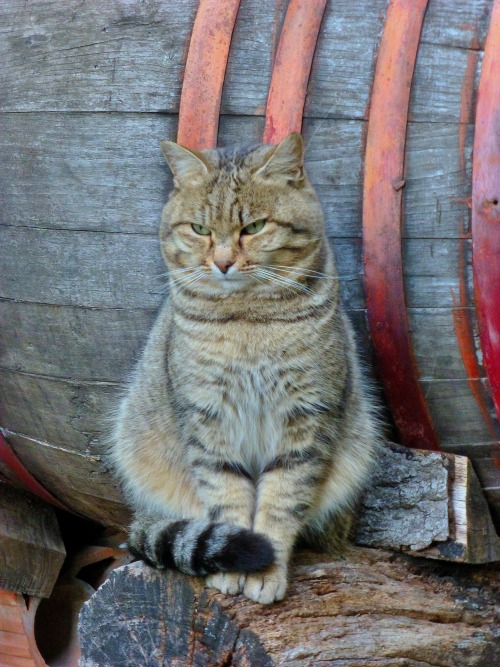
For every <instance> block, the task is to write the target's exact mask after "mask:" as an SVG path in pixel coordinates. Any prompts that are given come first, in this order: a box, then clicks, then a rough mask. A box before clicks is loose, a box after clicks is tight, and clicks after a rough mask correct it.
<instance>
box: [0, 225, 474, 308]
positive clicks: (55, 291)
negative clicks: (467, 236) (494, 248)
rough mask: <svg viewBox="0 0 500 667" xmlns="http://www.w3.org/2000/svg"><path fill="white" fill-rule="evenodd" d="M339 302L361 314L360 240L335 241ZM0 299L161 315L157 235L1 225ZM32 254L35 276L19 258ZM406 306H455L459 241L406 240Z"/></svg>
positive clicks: (161, 289) (160, 265) (344, 239)
mask: <svg viewBox="0 0 500 667" xmlns="http://www.w3.org/2000/svg"><path fill="white" fill-rule="evenodd" d="M332 245H333V249H334V252H335V254H336V256H337V268H338V272H339V276H340V281H341V282H340V284H341V290H342V296H343V298H344V301H345V303H346V305H347V306H348V307H350V308H361V307H364V296H363V282H362V259H361V239H359V238H354V239H346V238H342V239H334V240H333V243H332ZM469 245H470V242H468V244H467V247H469ZM0 246H2V248H3V250H4V252H3V253H2V256H1V257H0V271H1V272H2V276H3V280H2V285H1V287H0V297H1V298H3V299H13V300H20V301H27V302H30V303H51V304H59V305H75V306H76V305H79V306H84V307H90V308H92V307H93V308H96V307H99V308H143V307H145V308H157V307H158V306H159V305H160V303H161V300H162V295H163V294H164V290H165V287H164V282H163V281H162V278H161V276H162V274H163V273H164V271H165V267H164V264H163V261H162V259H161V256H160V249H159V242H158V239H157V237H156V235H146V234H109V233H102V232H87V231H76V230H73V231H69V230H48V229H35V228H16V227H10V226H0ZM26 248H30V270H29V271H26V267H25V264H24V262H23V261H20V258H23V257H24V256H25V252H26ZM403 250H404V252H403V255H404V270H405V286H406V291H407V303H408V306H409V307H413V308H415V307H418V308H432V307H438V308H443V307H448V308H450V307H452V306H453V299H452V290H455V293H457V294H458V291H459V253H458V243H457V242H456V241H455V240H454V239H406V241H405V243H404V249H403Z"/></svg>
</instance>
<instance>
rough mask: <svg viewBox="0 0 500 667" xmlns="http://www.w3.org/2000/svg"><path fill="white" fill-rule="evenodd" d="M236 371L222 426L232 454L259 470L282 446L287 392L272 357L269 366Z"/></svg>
mask: <svg viewBox="0 0 500 667" xmlns="http://www.w3.org/2000/svg"><path fill="white" fill-rule="evenodd" d="M235 371H236V372H234V373H233V374H232V378H231V381H230V384H231V386H232V388H233V391H232V392H231V394H232V397H231V398H230V399H229V400H228V401H226V403H225V404H223V405H222V409H221V426H222V428H223V429H224V430H225V431H226V433H227V436H228V438H227V443H228V447H229V448H230V450H231V453H232V455H236V456H237V457H238V458H239V459H240V460H241V462H242V463H243V464H244V465H245V466H247V467H248V469H250V470H251V471H252V472H254V473H258V472H260V471H261V470H262V469H263V468H264V467H265V466H266V464H267V463H268V462H269V461H270V460H271V459H272V458H273V457H274V456H276V453H277V452H278V450H279V445H280V441H281V436H282V430H283V423H284V416H283V402H284V401H285V400H286V395H285V391H284V388H283V386H282V385H281V384H280V382H279V379H278V369H276V368H274V366H273V364H272V362H271V360H269V361H268V364H267V365H266V366H260V367H256V368H253V369H237V370H236V369H235Z"/></svg>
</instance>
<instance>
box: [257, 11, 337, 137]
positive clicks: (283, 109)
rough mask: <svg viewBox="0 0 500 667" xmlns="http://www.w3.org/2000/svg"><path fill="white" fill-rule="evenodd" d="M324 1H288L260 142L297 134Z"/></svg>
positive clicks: (299, 128)
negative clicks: (262, 136)
mask: <svg viewBox="0 0 500 667" xmlns="http://www.w3.org/2000/svg"><path fill="white" fill-rule="evenodd" d="M326 3H327V0H291V2H290V4H289V6H288V9H287V13H286V17H285V21H284V23H283V29H282V31H281V37H280V41H279V45H278V50H277V52H276V59H275V61H274V67H273V74H272V78H271V85H270V88H269V95H268V98H267V107H266V125H265V129H264V142H265V143H269V144H277V143H279V142H280V141H281V140H282V139H284V138H285V137H286V136H288V135H289V134H290V133H291V132H300V130H301V127H302V114H303V112H304V103H305V100H306V93H307V84H308V81H309V74H310V72H311V65H312V61H313V56H314V50H315V48H316V42H317V39H318V34H319V29H320V26H321V20H322V18H323V14H324V11H325V7H326Z"/></svg>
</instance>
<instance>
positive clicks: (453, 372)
mask: <svg viewBox="0 0 500 667" xmlns="http://www.w3.org/2000/svg"><path fill="white" fill-rule="evenodd" d="M471 310H472V309H471V308H470V309H468V312H470V311H471ZM156 312H157V311H156V309H155V308H149V309H148V308H144V309H141V308H137V309H129V308H123V309H114V308H83V307H80V306H61V305H51V304H36V303H28V302H16V301H2V300H0V321H1V322H2V347H1V348H0V368H3V369H5V370H15V371H20V372H26V373H32V374H36V375H43V376H48V378H47V379H50V377H55V378H59V379H67V380H71V381H74V382H79V381H92V380H97V381H102V382H121V381H123V380H125V379H126V378H127V377H128V374H129V373H130V371H131V370H132V368H133V365H134V362H135V361H136V360H137V359H138V357H139V355H140V352H141V350H142V348H143V346H144V343H145V342H146V338H147V335H148V333H149V331H150V329H151V326H152V324H153V322H154V319H155V315H156ZM348 312H349V315H350V318H351V320H352V321H353V323H354V326H355V329H356V332H357V334H358V345H359V347H360V351H361V352H362V354H363V357H364V361H365V363H367V364H369V363H371V347H370V344H369V335H368V329H367V325H366V320H365V311H364V310H363V309H358V310H353V309H348ZM408 314H409V319H410V326H411V331H412V338H413V343H414V346H415V351H416V356H417V361H418V367H419V369H420V373H421V379H422V380H428V381H432V380H436V379H440V380H457V379H465V378H466V377H467V376H466V372H465V369H464V366H463V362H462V358H461V355H460V351H459V348H458V345H457V339H456V335H455V330H454V326H453V311H452V310H451V309H449V308H410V309H408ZM481 377H484V371H481Z"/></svg>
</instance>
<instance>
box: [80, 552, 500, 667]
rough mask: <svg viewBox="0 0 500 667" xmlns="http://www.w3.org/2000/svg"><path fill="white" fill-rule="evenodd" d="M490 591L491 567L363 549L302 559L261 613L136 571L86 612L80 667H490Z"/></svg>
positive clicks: (498, 647)
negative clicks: (282, 594) (279, 597)
mask: <svg viewBox="0 0 500 667" xmlns="http://www.w3.org/2000/svg"><path fill="white" fill-rule="evenodd" d="M495 587H496V588H498V576H497V573H496V572H494V571H493V570H492V569H491V566H489V567H484V566H482V567H470V566H469V567H467V568H464V566H457V565H450V564H442V563H439V564H438V563H431V562H429V561H427V562H423V561H416V560H415V559H411V558H408V557H407V556H405V555H399V556H395V555H394V554H390V553H388V552H385V551H380V550H372V549H362V548H353V549H352V550H351V551H350V552H349V553H348V554H347V555H346V557H345V558H344V559H342V560H338V561H335V562H331V561H329V560H325V557H324V556H323V557H321V556H318V555H313V554H311V553H309V552H301V553H299V554H297V556H296V559H295V566H294V567H293V568H292V575H291V587H290V592H289V595H288V597H287V598H286V599H285V600H284V601H283V602H282V603H279V604H275V605H272V606H261V605H258V604H256V603H253V602H251V601H249V600H247V599H246V598H244V597H243V596H236V597H230V596H225V595H222V594H220V593H217V592H215V591H213V590H211V589H205V588H204V587H203V581H202V580H199V579H194V578H189V577H186V576H185V575H182V574H179V573H178V572H166V573H162V572H159V571H157V570H154V569H151V568H149V567H148V566H146V565H144V564H143V563H134V564H132V565H128V566H125V567H122V568H120V569H118V570H115V572H114V573H113V574H112V575H111V577H110V579H109V580H108V581H107V582H105V583H104V584H103V585H102V586H101V588H100V589H99V590H98V591H97V593H96V594H95V595H94V596H93V597H92V598H91V599H90V600H89V601H88V602H87V603H85V605H84V607H83V610H82V612H81V614H80V627H79V633H80V640H81V646H82V658H81V662H80V665H82V667H94V666H95V665H99V667H107V666H109V667H129V666H130V665H148V667H155V666H156V665H158V667H159V666H160V665H161V666H162V667H167V666H169V665H186V666H188V665H204V666H206V667H210V666H214V667H215V666H217V667H220V665H225V666H226V667H230V666H235V667H236V666H237V665H238V666H243V665H245V666H246V667H257V666H258V667H268V666H271V665H287V666H288V667H306V666H312V665H331V666H332V667H333V666H335V667H340V666H342V667H380V666H381V665H383V666H384V667H396V666H398V667H402V665H404V666H405V667H431V666H433V667H435V666H436V665H440V666H441V667H456V666H458V665H460V667H480V666H486V665H488V666H491V667H492V666H493V665H495V664H499V663H498V661H499V660H500V642H499V633H500V626H499V623H498V621H499V617H498V613H499V609H498V607H497V606H496V604H495V602H496V601H495ZM496 592H497V593H498V590H497V591H496ZM497 600H498V598H497Z"/></svg>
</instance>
